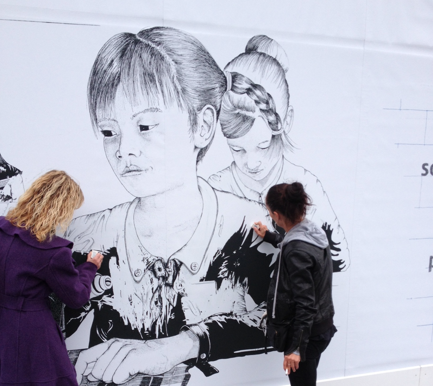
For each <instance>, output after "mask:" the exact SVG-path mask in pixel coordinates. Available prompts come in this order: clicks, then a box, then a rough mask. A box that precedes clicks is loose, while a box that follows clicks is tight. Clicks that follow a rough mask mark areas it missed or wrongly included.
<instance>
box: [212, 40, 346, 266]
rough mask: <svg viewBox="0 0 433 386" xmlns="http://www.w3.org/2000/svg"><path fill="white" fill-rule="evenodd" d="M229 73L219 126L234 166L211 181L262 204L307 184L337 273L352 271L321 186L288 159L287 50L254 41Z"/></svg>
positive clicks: (313, 214)
mask: <svg viewBox="0 0 433 386" xmlns="http://www.w3.org/2000/svg"><path fill="white" fill-rule="evenodd" d="M225 71H226V73H227V74H228V76H229V78H230V77H231V82H230V83H231V84H230V85H229V87H228V92H227V93H226V94H225V95H224V98H223V101H222V107H221V114H220V123H221V129H222V132H223V134H224V136H225V138H226V139H227V144H228V146H229V148H230V151H231V153H232V156H233V163H232V164H231V165H230V166H229V167H227V168H226V169H224V170H221V171H220V172H218V173H216V174H214V175H211V176H210V178H209V180H208V182H209V183H210V185H211V186H212V187H213V188H215V189H217V190H220V191H223V192H229V193H232V194H235V195H237V196H239V197H243V198H246V199H249V200H251V201H255V202H259V203H262V204H263V205H264V201H265V197H266V194H267V191H268V190H269V188H270V187H271V186H273V185H275V184H278V183H282V182H293V181H299V182H302V183H303V185H304V187H305V190H306V191H307V192H308V195H309V196H310V197H311V198H312V201H313V204H314V206H313V208H312V209H311V210H310V211H309V213H308V214H307V217H308V218H309V219H310V220H313V221H315V222H317V223H318V224H320V225H321V226H322V228H323V229H324V230H325V232H326V234H327V236H328V239H329V242H330V245H331V251H332V253H333V258H334V260H333V262H334V264H333V269H334V272H339V271H342V270H345V269H347V268H348V266H349V263H350V259H349V250H348V248H347V242H346V238H345V235H344V231H343V229H342V228H341V227H340V224H339V221H338V218H337V216H336V214H335V212H334V210H333V208H332V206H331V204H330V201H329V198H328V195H327V194H326V192H325V190H324V188H323V186H322V183H321V182H320V180H319V179H318V178H317V177H316V176H315V175H314V174H313V173H311V172H310V171H308V170H307V169H305V168H303V167H302V166H299V165H295V164H293V163H292V162H290V161H289V160H287V159H286V158H285V153H287V150H293V146H292V143H291V142H290V138H289V132H290V130H291V127H292V124H293V118H294V111H293V107H292V106H291V105H290V103H289V102H290V94H289V85H288V83H287V80H286V72H287V71H288V59H287V56H286V54H285V52H284V50H283V48H282V47H281V46H280V45H279V44H278V43H277V42H275V41H274V40H272V39H270V38H269V37H267V36H264V35H258V36H255V37H253V38H251V39H250V41H249V42H248V43H247V46H246V48H245V53H242V54H240V55H238V56H237V57H236V58H234V59H233V60H232V61H230V62H229V63H228V64H227V66H226V67H225Z"/></svg>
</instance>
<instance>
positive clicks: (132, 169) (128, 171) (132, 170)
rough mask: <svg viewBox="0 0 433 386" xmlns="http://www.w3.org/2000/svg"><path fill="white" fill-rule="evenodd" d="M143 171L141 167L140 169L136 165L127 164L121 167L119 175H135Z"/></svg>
mask: <svg viewBox="0 0 433 386" xmlns="http://www.w3.org/2000/svg"><path fill="white" fill-rule="evenodd" d="M142 172H143V169H140V168H139V167H138V166H127V167H125V169H123V171H122V173H120V175H121V176H122V177H129V176H136V175H138V174H140V173H142Z"/></svg>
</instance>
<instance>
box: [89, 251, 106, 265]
mask: <svg viewBox="0 0 433 386" xmlns="http://www.w3.org/2000/svg"><path fill="white" fill-rule="evenodd" d="M102 260H104V256H103V255H102V254H101V252H98V251H90V252H89V253H88V255H87V261H88V262H89V263H93V264H95V265H96V266H97V267H98V269H99V268H101V264H102Z"/></svg>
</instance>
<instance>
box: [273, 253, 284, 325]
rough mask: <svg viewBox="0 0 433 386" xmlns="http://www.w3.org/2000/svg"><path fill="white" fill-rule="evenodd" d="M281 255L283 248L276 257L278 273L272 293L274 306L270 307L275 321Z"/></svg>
mask: <svg viewBox="0 0 433 386" xmlns="http://www.w3.org/2000/svg"><path fill="white" fill-rule="evenodd" d="M282 253H283V247H282V246H281V248H280V255H279V256H278V272H277V280H276V283H275V291H274V304H273V305H272V319H275V307H276V305H277V290H278V283H279V281H280V269H281V257H282Z"/></svg>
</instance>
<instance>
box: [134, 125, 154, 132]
mask: <svg viewBox="0 0 433 386" xmlns="http://www.w3.org/2000/svg"><path fill="white" fill-rule="evenodd" d="M158 125H159V124H156V125H138V128H139V129H140V132H141V133H142V132H144V131H150V130H152V129H154V128H155V127H157V126H158Z"/></svg>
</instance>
